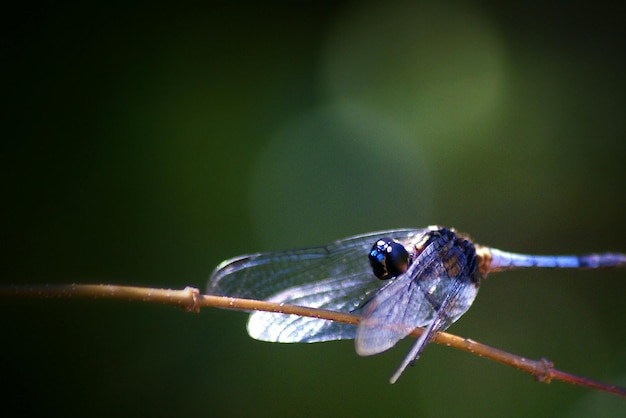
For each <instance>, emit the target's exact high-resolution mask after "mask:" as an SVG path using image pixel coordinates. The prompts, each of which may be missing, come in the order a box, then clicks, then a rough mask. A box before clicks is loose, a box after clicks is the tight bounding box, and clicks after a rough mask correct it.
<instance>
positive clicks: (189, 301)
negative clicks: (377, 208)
mask: <svg viewBox="0 0 626 418" xmlns="http://www.w3.org/2000/svg"><path fill="white" fill-rule="evenodd" d="M11 297H14V298H46V299H49V298H92V299H123V300H129V301H139V302H149V303H161V304H167V305H175V306H178V307H180V308H182V309H184V310H186V311H189V312H196V313H197V312H200V308H201V307H213V308H223V309H235V310H245V311H252V310H254V311H266V312H276V313H283V314H290V315H299V316H307V317H312V318H319V319H326V320H331V321H337V322H342V323H345V324H352V325H357V324H358V323H359V320H360V317H359V316H358V315H352V314H346V313H342V312H335V311H327V310H323V309H314V308H306V307H302V306H294V305H287V304H282V303H273V302H265V301H260V300H252V299H238V298H230V297H225V296H212V295H201V294H200V291H199V290H198V289H196V288H193V287H186V288H185V289H183V290H172V289H152V288H145V287H134V286H116V285H88V284H68V285H35V286H30V285H21V286H0V298H11ZM421 333H422V329H421V328H416V329H415V330H414V331H413V332H412V333H411V335H412V336H415V337H418V336H419V335H421ZM433 341H434V342H436V343H437V344H444V345H447V346H450V347H454V348H457V349H459V350H463V351H467V352H469V353H472V354H476V355H478V356H481V357H485V358H487V359H490V360H493V361H497V362H499V363H502V364H506V365H508V366H511V367H514V368H516V369H518V370H522V371H524V372H526V373H530V374H531V375H532V376H534V377H535V379H536V380H537V381H539V382H545V383H549V382H550V381H551V380H553V379H555V380H560V381H563V382H566V383H570V384H574V385H579V386H584V387H587V388H591V389H596V390H601V391H604V392H608V393H612V394H615V395H618V396H622V397H626V388H623V387H620V386H617V385H609V384H606V383H601V382H597V381H594V380H591V379H587V378H585V377H580V376H576V375H573V374H569V373H566V372H562V371H560V370H557V369H555V368H554V366H553V364H552V362H550V361H548V360H546V359H541V360H531V359H527V358H524V357H520V356H516V355H514V354H511V353H508V352H506V351H502V350H500V349H497V348H494V347H490V346H487V345H485V344H481V343H478V342H476V341H473V340H470V339H467V338H461V337H458V336H456V335H453V334H448V333H445V332H439V333H437V334H436V335H435V337H434V338H433Z"/></svg>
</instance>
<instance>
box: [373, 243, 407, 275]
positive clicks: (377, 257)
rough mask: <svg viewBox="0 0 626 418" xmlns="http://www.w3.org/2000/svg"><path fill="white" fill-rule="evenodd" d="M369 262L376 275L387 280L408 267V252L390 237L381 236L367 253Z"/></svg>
mask: <svg viewBox="0 0 626 418" xmlns="http://www.w3.org/2000/svg"><path fill="white" fill-rule="evenodd" d="M369 259H370V264H371V265H372V270H373V271H374V274H375V275H376V277H378V278H379V279H381V280H387V279H390V278H392V277H396V276H398V275H400V274H402V273H404V272H405V271H407V269H408V268H409V264H410V263H411V260H410V257H409V252H408V251H407V250H406V248H404V245H402V244H400V243H399V242H397V241H394V240H392V239H391V238H381V239H379V240H378V241H376V243H375V244H374V246H373V247H372V250H371V251H370V254H369Z"/></svg>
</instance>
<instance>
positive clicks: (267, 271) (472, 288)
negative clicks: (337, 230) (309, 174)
mask: <svg viewBox="0 0 626 418" xmlns="http://www.w3.org/2000/svg"><path fill="white" fill-rule="evenodd" d="M615 266H626V255H623V254H599V255H598V254H590V255H582V256H538V255H526V254H517V253H511V252H505V251H500V250H497V249H495V248H490V247H485V246H481V245H478V244H474V243H473V242H472V241H471V240H470V239H469V238H468V237H467V236H465V235H463V234H460V233H457V232H456V231H455V230H453V229H448V228H444V227H440V226H430V227H428V228H424V229H395V230H388V231H381V232H374V233H370V234H364V235H358V236H354V237H350V238H345V239H342V240H339V241H336V242H334V243H332V244H330V245H327V246H322V247H314V248H308V249H300V250H289V251H282V252H273V253H259V254H252V255H245V256H241V257H236V258H233V259H230V260H226V261H224V262H222V263H221V264H220V265H219V266H218V267H217V268H216V269H215V270H214V271H213V273H212V274H211V276H210V278H209V281H208V286H207V293H208V294H213V295H221V296H229V297H239V298H248V299H260V300H266V301H270V302H276V303H288V304H293V305H300V306H306V307H311V308H320V309H328V310H334V311H339V312H346V313H355V314H359V315H361V321H360V322H359V325H358V326H356V327H355V326H354V325H349V324H343V323H338V322H333V321H327V320H323V319H317V318H309V317H300V316H296V315H286V314H276V313H269V312H253V313H252V314H251V315H250V318H249V320H248V326H247V328H248V333H249V335H250V336H251V337H253V338H255V339H258V340H262V341H270V342H286V343H287V342H289V343H293V342H309V343H311V342H321V341H330V340H343V339H354V340H355V348H356V352H357V353H358V354H359V355H362V356H369V355H373V354H378V353H381V352H383V351H386V350H388V349H390V348H391V347H393V346H394V345H395V344H396V343H397V342H398V341H400V340H401V339H403V338H404V337H406V336H407V335H408V334H409V333H411V332H412V331H413V329H415V328H416V327H424V332H423V333H422V334H421V336H420V337H419V338H418V339H417V340H416V341H415V343H414V344H413V346H412V347H411V349H410V351H409V352H408V353H407V355H406V356H405V357H404V360H403V361H402V363H401V364H400V366H399V367H398V369H397V370H396V372H395V373H394V374H393V375H392V376H391V379H390V381H391V383H395V382H396V381H397V380H398V378H399V377H400V375H401V374H402V372H403V371H404V370H405V369H406V367H407V366H409V365H410V364H412V363H413V362H414V361H415V360H417V359H418V358H419V356H420V354H421V352H422V350H423V349H424V347H425V346H426V344H427V343H428V342H429V340H430V339H431V338H432V337H433V336H434V335H435V333H437V332H438V331H443V330H445V329H447V328H448V327H449V326H450V325H451V324H452V323H454V322H455V321H456V320H457V319H459V318H460V317H461V316H462V315H463V314H464V313H465V312H466V311H467V310H468V309H469V308H470V306H471V305H472V303H473V302H474V299H475V298H476V295H477V293H478V288H479V286H480V283H481V280H482V279H483V278H485V277H486V276H487V274H488V273H491V272H496V271H503V270H508V269H513V268H524V267H546V268H599V267H615Z"/></svg>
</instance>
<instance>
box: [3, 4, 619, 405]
mask: <svg viewBox="0 0 626 418" xmlns="http://www.w3.org/2000/svg"><path fill="white" fill-rule="evenodd" d="M4 14H5V15H4V16H3V20H4V23H3V25H2V29H1V30H2V32H3V33H2V40H1V42H2V69H1V70H0V72H1V74H2V92H3V93H2V103H3V109H2V116H1V117H2V124H1V137H2V140H1V147H2V148H1V152H0V159H1V165H0V166H1V168H0V170H1V172H2V176H1V177H0V178H1V181H2V197H3V198H2V201H3V203H2V217H1V219H2V221H1V222H2V234H1V236H2V239H1V240H0V242H1V245H2V248H1V254H2V269H1V275H2V283H4V284H7V283H68V282H77V283H115V284H127V285H139V286H149V287H171V288H183V287H185V286H187V285H190V286H196V287H199V288H201V289H204V286H205V282H206V279H207V278H208V276H209V274H210V272H211V270H212V269H213V268H214V266H216V265H217V264H218V263H219V262H220V261H221V260H223V259H225V258H229V257H232V256H235V255H239V254H243V253H249V252H257V251H271V250H279V249H285V248H291V247H303V246H309V245H318V244H325V243H328V242H331V241H333V240H335V239H338V238H342V237H345V236H349V235H354V234H358V233H364V232H370V231H374V230H378V229H387V228H394V227H425V226H427V225H430V224H442V225H446V226H449V227H455V228H457V229H459V230H461V231H465V232H468V233H470V234H471V235H472V236H473V237H474V239H475V240H476V241H478V242H480V243H484V244H488V245H492V246H496V247H499V248H502V249H507V250H515V251H524V252H535V253H576V252H590V251H605V250H613V251H626V243H625V242H624V238H623V237H624V236H625V235H626V222H625V221H624V208H625V202H624V196H625V193H624V184H625V183H624V180H625V179H626V153H625V148H626V147H625V140H626V122H625V118H624V97H625V93H626V92H625V87H626V83H625V81H626V80H625V77H624V74H626V65H625V61H624V58H625V55H624V52H625V51H624V24H623V17H622V15H621V14H620V13H618V12H617V11H616V10H612V9H611V8H610V7H608V6H606V5H603V4H601V3H597V4H596V3H594V4H593V5H592V4H586V5H585V6H584V8H579V9H577V8H576V6H573V5H572V4H569V3H567V4H565V3H563V4H559V3H551V4H547V5H545V4H543V5H536V6H533V5H529V4H526V2H518V3H510V2H506V3H501V2H495V1H493V2H480V3H479V4H472V3H471V2H455V3H449V4H447V5H445V6H443V5H438V4H437V2H432V3H428V2H414V3H413V2H387V3H385V4H384V5H383V4H382V2H380V3H379V2H356V1H318V2H314V1H300V2H269V3H264V4H257V3H250V4H246V3H237V5H236V6H233V5H226V4H222V5H211V6H208V5H205V6H202V7H199V8H198V7H192V6H189V5H184V4H182V3H181V4H178V3H177V4H170V5H167V6H161V5H155V4H154V3H146V4H140V3H133V4H132V5H128V4H126V5H123V6H112V5H102V6H94V5H89V6H86V5H84V4H82V3H77V4H73V5H64V6H61V5H59V4H56V3H52V4H49V5H44V6H41V5H40V6H36V7H35V6H34V5H32V4H31V5H28V6H26V5H25V6H23V8H21V9H19V10H17V9H13V10H6V11H5V13H4ZM625 279H626V273H625V272H624V271H585V272H572V271H566V272H563V271H547V272H541V271H524V272H511V273H506V274H501V275H494V276H491V277H490V278H489V279H487V280H486V281H485V282H484V284H483V287H482V289H481V292H480V294H479V297H478V298H477V300H476V302H475V304H474V306H473V307H472V309H470V311H469V312H468V313H467V314H466V315H465V316H464V317H463V318H462V319H461V320H460V321H459V323H457V324H455V325H454V326H453V327H452V328H451V329H450V331H451V332H453V333H456V334H459V335H461V336H464V337H468V338H472V339H475V340H478V341H481V342H484V343H487V344H490V345H493V346H496V347H499V348H502V349H505V350H509V351H511V352H514V353H517V354H520V355H524V356H527V357H529V358H536V359H538V358H541V357H546V358H549V359H551V360H553V361H554V362H555V363H556V366H557V367H558V368H560V369H563V370H566V371H569V372H572V373H576V374H581V375H585V376H588V377H591V378H595V379H598V380H602V381H607V382H612V383H620V384H622V385H626V360H625V359H626V343H625V342H626V341H625V340H626V331H625V330H624V325H623V324H624V302H623V299H624V296H625V295H626V280H625ZM0 309H1V310H0V326H1V330H2V334H3V338H2V344H1V349H0V350H1V351H0V353H1V355H2V362H1V364H2V366H1V367H2V370H1V372H0V376H1V378H0V379H2V386H3V388H2V391H1V392H0V393H1V395H0V399H1V400H2V405H3V408H5V410H10V409H11V408H17V409H14V411H18V412H17V413H16V415H32V414H33V413H40V414H42V415H45V416H65V417H67V416H106V417H109V416H138V415H141V416H255V417H262V416H267V417H280V416H285V417H287V416H294V415H297V416H340V415H341V416H359V417H368V416H452V415H456V416H511V417H512V416H522V417H526V416H532V415H534V416H536V415H544V416H558V417H582V416H589V415H592V414H594V415H596V416H599V415H602V416H615V415H618V413H619V412H621V413H624V411H626V403H624V401H623V400H621V399H619V398H616V397H613V396H611V395H607V394H602V393H595V392H592V391H590V390H586V389H582V388H577V387H573V386H569V385H566V384H563V383H559V382H554V383H552V384H550V385H544V384H540V383H534V382H533V380H532V378H531V377H529V376H528V375H525V374H523V373H521V372H518V371H515V370H513V369H510V368H508V367H505V366H502V365H498V364H494V363H491V362H489V361H486V360H484V359H481V358H478V357H475V356H472V355H470V354H467V353H464V352H459V351H456V350H452V349H449V348H446V347H442V346H436V345H431V346H429V347H428V348H427V349H426V351H425V353H424V355H423V356H422V358H421V359H420V360H419V362H418V363H417V364H416V366H415V367H414V368H412V369H410V370H409V371H408V372H407V373H405V375H404V376H403V377H402V379H401V380H400V381H399V382H398V384H396V385H393V386H392V385H389V384H388V380H387V379H388V377H389V376H390V374H391V373H392V371H393V370H394V369H395V367H396V366H397V365H398V363H399V361H400V359H401V358H402V357H403V356H404V354H405V352H406V350H407V349H408V347H409V345H410V343H411V342H410V341H404V342H402V343H401V344H399V346H398V347H397V348H395V349H393V350H390V351H389V352H387V353H384V354H382V355H379V356H376V357H371V358H360V357H358V356H357V355H356V354H355V353H354V349H353V344H352V343H351V342H349V341H347V342H346V341H344V342H333V343H325V344H313V345H279V344H268V343H262V342H258V341H254V340H252V339H250V338H248V337H247V335H246V332H245V321H246V318H247V316H246V314H244V313H242V312H228V311H221V310H211V309H207V310H204V311H202V313H200V314H199V315H194V314H189V313H185V312H182V311H180V310H178V309H176V308H172V307H168V306H152V305H143V304H139V303H124V302H111V301H67V300H52V301H37V300H26V301H14V300H11V301H7V300H3V301H2V302H1V304H0Z"/></svg>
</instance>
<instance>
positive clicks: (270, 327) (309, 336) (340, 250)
mask: <svg viewBox="0 0 626 418" xmlns="http://www.w3.org/2000/svg"><path fill="white" fill-rule="evenodd" d="M425 232H427V230H426V229H400V230H389V231H380V232H375V233H370V234H365V235H359V236H355V237H351V238H346V239H343V240H339V241H336V242H334V243H332V244H330V245H327V246H324V247H315V248H309V249H301V250H292V251H282V252H275V253H261V254H253V255H247V256H242V257H238V258H234V259H231V260H227V261H225V262H223V263H222V264H220V265H219V266H218V267H217V269H216V270H215V271H214V272H213V273H212V274H211V277H210V278H209V282H208V285H207V293H208V294H213V295H221V296H231V297H241V298H251V299H260V300H268V301H272V302H278V303H281V302H282V303H289V304H294V305H299V306H307V307H311V308H321V309H329V310H334V311H339V312H354V311H355V310H356V309H358V308H359V307H361V306H362V305H363V303H364V302H365V301H367V300H368V299H370V298H371V297H372V296H373V295H374V294H375V293H376V292H377V291H378V290H379V289H380V288H381V287H383V286H384V285H385V284H386V282H384V281H381V280H379V279H377V278H376V277H375V276H374V274H373V273H372V268H371V266H370V264H369V261H368V253H369V251H370V249H371V247H372V245H373V244H374V243H375V242H376V241H377V240H378V239H380V238H382V237H390V238H393V239H396V240H398V241H400V242H406V241H408V240H414V239H415V237H416V236H419V235H423V234H424V233H425ZM248 333H249V334H250V336H251V337H253V338H256V339H260V340H264V341H272V342H318V341H328V340H337V339H350V338H354V336H355V327H354V326H352V325H347V324H340V323H335V322H332V321H327V320H321V319H315V318H304V317H299V316H296V315H285V314H275V313H268V312H253V313H252V314H251V315H250V319H249V322H248Z"/></svg>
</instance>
